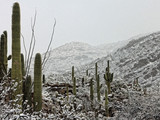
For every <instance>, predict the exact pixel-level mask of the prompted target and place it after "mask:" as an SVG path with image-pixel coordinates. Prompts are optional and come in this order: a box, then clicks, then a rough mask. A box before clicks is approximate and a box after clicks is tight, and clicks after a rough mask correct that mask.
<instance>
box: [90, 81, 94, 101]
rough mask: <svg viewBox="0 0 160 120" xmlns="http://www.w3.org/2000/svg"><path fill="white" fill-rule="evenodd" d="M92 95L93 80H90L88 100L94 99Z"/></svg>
mask: <svg viewBox="0 0 160 120" xmlns="http://www.w3.org/2000/svg"><path fill="white" fill-rule="evenodd" d="M93 93H94V91H93V78H91V80H90V99H91V101H93V97H94V95H93Z"/></svg>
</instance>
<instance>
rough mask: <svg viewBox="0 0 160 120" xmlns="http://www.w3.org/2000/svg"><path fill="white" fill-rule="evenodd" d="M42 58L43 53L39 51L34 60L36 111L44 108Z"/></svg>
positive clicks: (34, 99)
mask: <svg viewBox="0 0 160 120" xmlns="http://www.w3.org/2000/svg"><path fill="white" fill-rule="evenodd" d="M41 64H42V60H41V54H40V53H37V54H36V57H35V62H34V96H33V106H34V111H40V110H41V109H42V66H41Z"/></svg>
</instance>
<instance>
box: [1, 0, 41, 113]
mask: <svg viewBox="0 0 160 120" xmlns="http://www.w3.org/2000/svg"><path fill="white" fill-rule="evenodd" d="M20 34H21V25H20V6H19V3H18V2H15V3H14V5H13V11H12V55H10V56H9V57H8V58H7V31H4V32H3V34H2V35H1V37H0V81H1V79H2V78H3V77H4V75H5V74H7V69H8V68H7V67H8V60H10V59H11V57H12V68H10V70H9V71H8V72H9V73H11V75H10V77H11V78H12V80H13V86H12V87H13V91H12V92H13V93H12V100H13V101H14V102H13V103H14V104H18V106H19V107H20V108H22V102H23V101H24V102H25V101H26V100H27V104H28V105H30V106H32V102H33V105H34V110H35V111H40V110H41V109H42V78H41V77H42V73H41V72H42V69H41V55H40V54H39V53H38V54H36V58H35V66H34V67H35V70H34V96H33V101H32V95H31V92H32V91H31V89H32V85H31V84H32V81H31V76H30V75H26V72H25V64H24V56H23V54H21V43H20ZM22 94H24V96H23V95H22ZM25 108H26V107H23V109H25Z"/></svg>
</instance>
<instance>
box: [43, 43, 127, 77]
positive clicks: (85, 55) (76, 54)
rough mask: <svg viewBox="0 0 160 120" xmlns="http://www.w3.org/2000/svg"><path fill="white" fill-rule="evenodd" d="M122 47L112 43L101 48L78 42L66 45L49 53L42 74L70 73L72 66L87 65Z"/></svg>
mask: <svg viewBox="0 0 160 120" xmlns="http://www.w3.org/2000/svg"><path fill="white" fill-rule="evenodd" d="M125 43H126V42H125ZM122 45H123V44H116V43H113V44H109V45H103V47H102V46H91V45H89V44H86V43H80V42H71V43H67V44H65V45H63V46H60V47H58V48H56V49H54V50H52V51H50V57H49V59H48V61H47V64H46V66H45V69H44V73H45V74H46V75H50V74H61V73H64V72H66V71H70V69H71V67H72V66H76V67H79V66H82V65H85V64H88V63H90V62H92V61H94V60H95V59H97V58H101V57H104V56H107V55H108V54H109V53H110V52H112V51H114V50H116V49H117V48H119V47H120V46H122ZM113 46H115V47H113Z"/></svg>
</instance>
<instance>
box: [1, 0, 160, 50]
mask: <svg viewBox="0 0 160 120" xmlns="http://www.w3.org/2000/svg"><path fill="white" fill-rule="evenodd" d="M16 1H17V2H19V4H20V8H21V32H22V34H23V35H24V37H25V43H26V46H27V47H28V46H29V42H30V39H31V18H32V19H33V17H34V14H35V11H37V20H36V25H35V36H36V47H35V52H41V53H44V52H45V51H46V49H47V46H48V43H49V41H50V37H51V32H52V26H53V24H54V18H56V21H57V24H56V28H55V35H54V39H53V43H52V46H51V47H52V48H55V47H58V46H61V45H63V44H65V43H68V42H71V41H78V42H84V43H88V44H90V45H99V44H105V43H112V42H117V41H122V40H127V39H129V38H131V37H134V36H137V35H139V34H146V33H151V32H156V31H159V30H160V14H159V11H160V1H157V0H155V1H153V0H152V1H151V0H141V1H139V0H134V1H133V0H132V1H128V0H119V1H117V0H92V1H91V0H88V1H86V0H77V1H75V0H67V1H61V0H58V1H57V0H52V1H50V0H46V1H39V0H34V1H31V0H27V1H21V0H16ZM14 2H15V1H5V0H1V1H0V4H1V5H2V6H1V8H0V14H1V19H0V21H1V22H0V33H1V34H2V32H3V31H4V30H7V31H8V35H9V46H8V47H9V48H11V14H12V6H13V3H14ZM22 51H23V47H22Z"/></svg>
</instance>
